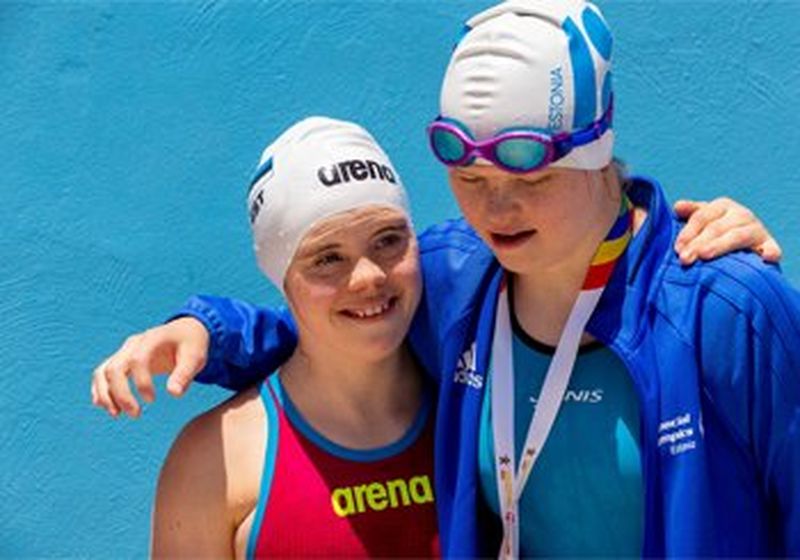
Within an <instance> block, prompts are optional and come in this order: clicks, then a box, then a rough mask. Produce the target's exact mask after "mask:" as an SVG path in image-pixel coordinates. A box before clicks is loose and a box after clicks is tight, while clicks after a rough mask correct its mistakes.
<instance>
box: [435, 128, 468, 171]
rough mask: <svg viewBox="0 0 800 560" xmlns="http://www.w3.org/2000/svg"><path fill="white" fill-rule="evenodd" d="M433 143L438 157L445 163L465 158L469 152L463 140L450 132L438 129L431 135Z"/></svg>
mask: <svg viewBox="0 0 800 560" xmlns="http://www.w3.org/2000/svg"><path fill="white" fill-rule="evenodd" d="M431 143H432V144H433V149H434V151H435V152H436V155H437V156H439V158H440V159H441V160H442V161H443V162H448V163H451V162H455V161H459V160H461V159H462V158H463V157H464V154H465V153H466V151H467V148H466V146H464V143H463V142H462V141H461V139H460V138H459V137H458V136H456V135H455V134H454V133H452V132H450V131H449V130H443V129H441V128H438V129H436V130H434V131H433V133H432V134H431Z"/></svg>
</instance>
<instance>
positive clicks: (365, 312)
mask: <svg viewBox="0 0 800 560" xmlns="http://www.w3.org/2000/svg"><path fill="white" fill-rule="evenodd" d="M399 299H400V298H398V297H397V296H393V297H390V298H388V299H386V300H384V301H382V302H380V303H376V304H374V305H370V306H367V307H359V308H354V309H345V310H343V311H342V312H341V313H342V315H344V316H346V317H349V318H350V319H356V320H358V321H377V320H380V319H382V318H383V317H385V316H386V315H388V314H389V313H391V312H392V311H393V310H394V308H395V307H397V302H398V300H399Z"/></svg>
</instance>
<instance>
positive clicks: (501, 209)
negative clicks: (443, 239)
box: [448, 164, 620, 274]
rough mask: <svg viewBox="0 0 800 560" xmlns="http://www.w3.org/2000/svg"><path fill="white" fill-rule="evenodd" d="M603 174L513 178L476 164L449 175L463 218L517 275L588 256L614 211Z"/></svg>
mask: <svg viewBox="0 0 800 560" xmlns="http://www.w3.org/2000/svg"><path fill="white" fill-rule="evenodd" d="M607 172H608V171H585V170H576V169H565V168H556V167H548V168H545V169H543V170H541V171H535V172H533V173H526V174H514V173H509V172H507V171H503V170H501V169H498V168H497V167H494V166H492V165H480V164H477V165H470V166H468V167H453V168H450V169H449V171H448V173H449V178H450V186H451V187H452V189H453V193H454V194H455V196H456V199H457V200H458V204H459V206H460V208H461V211H462V212H463V214H464V217H465V218H466V219H467V221H468V222H469V223H470V225H472V227H473V228H475V230H476V231H477V233H478V235H480V236H481V238H482V239H483V240H484V241H485V242H486V243H487V244H488V245H489V247H490V248H491V249H492V251H493V252H494V254H495V256H496V257H497V259H498V260H499V261H500V264H502V265H503V267H504V268H505V269H506V270H509V271H511V272H515V273H518V274H526V273H531V272H535V271H536V270H541V269H542V267H553V266H559V265H560V264H563V263H565V262H568V261H570V260H571V259H575V258H576V257H577V258H580V259H583V260H587V259H590V258H591V256H592V255H593V254H594V251H595V250H596V248H597V246H598V244H599V243H600V242H601V241H602V239H603V238H604V236H605V235H606V233H607V230H608V228H609V227H610V223H611V222H613V217H614V216H615V215H616V211H617V209H618V207H619V200H620V198H619V197H620V193H619V189H618V187H617V188H615V187H614V186H612V185H615V184H616V183H614V182H613V181H608V180H607V177H604V173H607ZM610 220H611V221H610Z"/></svg>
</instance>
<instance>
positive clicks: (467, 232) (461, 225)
mask: <svg viewBox="0 0 800 560" xmlns="http://www.w3.org/2000/svg"><path fill="white" fill-rule="evenodd" d="M419 240H420V250H421V251H422V252H429V251H437V250H462V251H466V252H474V251H476V250H480V249H481V246H483V248H486V246H485V245H484V244H483V242H482V241H481V239H480V237H478V234H477V233H475V230H474V229H472V227H471V226H470V225H469V224H468V223H467V221H466V220H465V219H464V218H457V219H453V220H445V221H444V222H441V223H438V224H435V225H432V226H430V227H429V228H427V229H425V231H423V232H422V233H421V234H419ZM487 250H488V249H487Z"/></svg>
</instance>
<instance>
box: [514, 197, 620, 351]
mask: <svg viewBox="0 0 800 560" xmlns="http://www.w3.org/2000/svg"><path fill="white" fill-rule="evenodd" d="M606 210H607V211H605V212H604V213H603V215H602V219H601V220H599V221H598V227H597V228H595V230H594V232H593V234H591V235H587V236H586V238H585V242H584V243H582V244H581V246H579V247H576V248H575V249H574V250H573V251H572V252H571V253H570V255H569V256H568V257H567V258H565V259H563V260H561V261H559V262H557V263H554V264H552V265H551V266H546V267H539V268H537V269H536V270H533V271H530V272H527V271H526V272H521V273H517V274H514V275H513V276H512V278H511V281H512V282H513V283H514V284H513V287H514V289H513V298H514V301H513V305H514V312H515V314H516V318H517V322H518V323H519V325H520V326H521V327H522V329H523V330H524V331H525V332H526V333H527V334H528V335H529V336H531V337H532V338H533V339H535V340H537V341H539V342H542V343H543V344H547V345H549V346H557V345H558V341H559V339H560V338H561V333H562V332H563V330H564V327H565V325H566V323H567V319H568V318H569V314H570V312H571V311H572V308H573V306H574V305H575V301H576V299H577V298H578V294H579V293H580V291H581V287H582V286H583V282H584V280H585V278H586V273H587V271H588V270H589V266H590V264H591V262H592V259H593V258H594V255H595V253H596V252H597V249H598V247H599V246H600V244H601V243H602V242H603V240H604V239H605V237H606V235H607V234H608V231H609V229H610V228H611V226H612V225H613V223H614V221H615V220H616V219H617V215H618V211H619V202H618V201H617V202H616V203H615V204H612V205H608V208H607V209H606ZM591 340H593V339H592V337H591V336H590V335H588V334H587V333H584V334H583V336H582V338H581V343H582V344H583V343H587V342H590V341H591Z"/></svg>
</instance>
